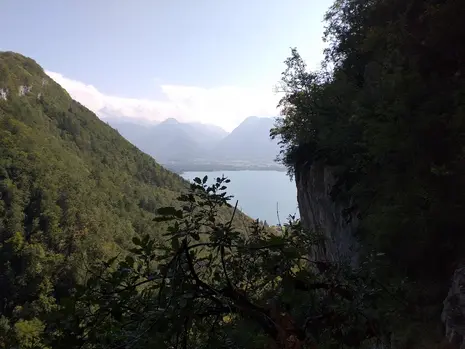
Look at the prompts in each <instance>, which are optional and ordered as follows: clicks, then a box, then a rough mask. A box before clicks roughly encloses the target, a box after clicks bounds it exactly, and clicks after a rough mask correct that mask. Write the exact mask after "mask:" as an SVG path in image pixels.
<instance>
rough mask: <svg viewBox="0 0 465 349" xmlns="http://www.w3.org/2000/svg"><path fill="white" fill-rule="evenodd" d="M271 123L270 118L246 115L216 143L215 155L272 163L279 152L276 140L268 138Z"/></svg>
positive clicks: (272, 122)
mask: <svg viewBox="0 0 465 349" xmlns="http://www.w3.org/2000/svg"><path fill="white" fill-rule="evenodd" d="M273 124H274V119H272V118H260V117H257V116H251V117H248V118H247V119H245V120H244V121H243V122H242V123H241V124H240V125H239V126H237V127H236V128H235V129H234V130H233V131H232V132H231V133H230V134H229V135H228V136H227V137H225V138H224V139H222V140H221V141H220V142H219V143H218V145H217V147H216V149H215V153H214V154H215V157H217V158H219V157H221V158H222V159H225V160H241V161H254V162H263V163H272V162H273V160H274V159H275V158H276V156H277V155H278V153H279V147H278V144H277V142H276V141H273V140H271V139H270V129H271V128H272V127H273Z"/></svg>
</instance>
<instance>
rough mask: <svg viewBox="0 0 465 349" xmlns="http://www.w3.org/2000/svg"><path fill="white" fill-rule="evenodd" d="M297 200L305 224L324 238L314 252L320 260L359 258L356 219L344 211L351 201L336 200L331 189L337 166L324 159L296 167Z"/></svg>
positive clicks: (313, 254)
mask: <svg viewBox="0 0 465 349" xmlns="http://www.w3.org/2000/svg"><path fill="white" fill-rule="evenodd" d="M295 182H296V186H297V201H298V204H299V210H300V217H301V221H302V225H303V226H304V227H305V228H306V229H308V230H309V231H315V232H318V233H321V234H322V235H323V237H324V241H323V242H322V243H321V244H320V245H319V246H317V247H315V249H314V250H313V251H311V255H312V257H313V258H315V259H319V260H329V261H337V260H348V261H350V262H351V263H352V264H355V263H356V262H357V246H358V244H357V241H356V239H355V237H354V232H355V228H356V226H357V223H358V221H357V219H356V218H353V219H352V220H351V221H350V222H348V221H347V217H345V215H344V214H343V211H344V209H346V208H347V207H348V206H349V205H350V203H349V202H341V201H334V200H333V199H332V197H331V191H332V189H333V186H334V184H335V183H336V178H335V176H334V169H333V168H331V167H328V166H326V165H324V164H323V163H322V162H314V163H312V164H311V165H309V166H299V167H296V169H295Z"/></svg>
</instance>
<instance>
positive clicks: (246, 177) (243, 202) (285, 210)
mask: <svg viewBox="0 0 465 349" xmlns="http://www.w3.org/2000/svg"><path fill="white" fill-rule="evenodd" d="M223 174H224V176H225V177H228V178H229V179H230V180H231V182H230V183H229V184H227V187H228V189H227V192H228V195H233V196H234V198H233V199H232V200H231V201H230V203H231V204H232V205H234V204H235V202H236V200H239V203H238V208H239V209H240V210H241V211H242V212H244V213H245V214H247V215H248V216H250V217H252V218H254V219H257V218H259V219H260V220H262V221H265V220H266V221H267V223H268V224H270V225H274V224H277V223H278V218H277V214H276V207H278V211H279V219H280V221H281V223H285V222H286V220H287V217H288V216H289V215H290V214H292V215H294V214H295V215H296V216H297V217H298V207H297V189H296V186H295V182H293V181H292V182H291V180H290V178H289V177H288V176H287V175H286V173H285V172H278V171H215V172H184V173H183V174H182V176H183V177H184V178H185V179H187V180H189V181H191V180H192V179H194V178H195V177H200V178H203V177H204V176H205V175H207V176H208V182H207V183H209V184H211V183H213V182H215V180H216V178H217V177H221V176H222V175H223Z"/></svg>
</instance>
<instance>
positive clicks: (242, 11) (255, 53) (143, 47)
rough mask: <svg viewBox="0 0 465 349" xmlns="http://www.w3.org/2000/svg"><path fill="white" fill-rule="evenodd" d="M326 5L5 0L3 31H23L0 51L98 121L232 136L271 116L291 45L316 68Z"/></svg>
mask: <svg viewBox="0 0 465 349" xmlns="http://www.w3.org/2000/svg"><path fill="white" fill-rule="evenodd" d="M331 3H332V1H330V0H323V1H321V0H318V1H316V0H314V1H309V0H290V1H288V2H283V1H281V0H257V1H255V2H249V1H245V0H239V1H224V2H223V1H222V2H217V1H213V0H203V1H200V2H196V3H195V4H194V3H191V2H189V1H186V0H180V1H177V2H152V1H149V0H139V1H137V2H129V3H128V2H125V1H121V0H117V1H110V0H101V1H98V2H95V1H90V0H83V1H80V2H75V3H74V2H73V3H70V2H63V1H59V0H48V1H46V2H32V3H31V2H26V1H24V0H20V1H18V0H5V1H4V2H3V3H2V13H3V15H4V16H3V17H4V20H5V23H3V24H4V26H5V27H7V28H8V27H10V28H14V27H15V26H16V25H17V23H21V30H14V31H11V33H9V35H8V36H6V37H4V38H3V39H2V43H1V44H0V45H1V46H0V50H2V51H15V52H19V53H21V54H23V55H26V56H28V57H31V58H33V59H35V60H36V61H37V62H38V63H39V64H40V65H41V66H43V67H44V69H45V70H46V72H47V74H48V75H49V76H50V77H52V78H53V79H54V80H55V81H57V82H58V83H59V84H60V85H62V86H63V87H64V88H65V89H66V90H67V91H68V92H69V93H70V95H71V96H72V97H73V98H74V99H76V100H77V101H79V102H80V103H82V104H83V105H85V106H86V107H88V108H89V109H91V110H92V111H94V112H95V113H96V114H97V115H99V116H100V117H102V114H103V111H105V113H107V114H111V115H113V116H114V117H119V116H124V117H126V118H131V119H137V118H139V119H141V120H156V121H162V120H165V119H167V118H170V117H174V118H176V119H177V120H179V121H198V122H202V123H206V124H214V125H217V126H221V127H222V128H223V129H225V130H226V131H231V130H232V129H233V128H234V127H236V126H237V125H238V124H239V123H240V122H241V121H243V120H244V119H245V118H246V117H248V116H251V115H259V116H270V117H271V116H276V115H277V114H278V112H277V110H276V105H277V103H278V100H279V98H280V96H279V95H276V94H275V93H274V92H273V87H274V86H275V85H276V84H277V83H278V81H279V79H280V76H281V72H282V71H283V70H284V69H285V65H284V63H283V62H284V60H285V59H286V58H287V57H288V56H289V54H290V47H297V48H298V50H299V52H300V53H301V55H302V57H303V58H304V59H305V60H306V62H307V63H308V65H309V67H311V68H316V67H318V66H319V63H320V61H321V59H322V51H323V48H324V43H323V41H322V35H323V31H324V24H323V22H322V20H323V16H324V13H325V12H326V10H327V9H328V8H329V6H330V5H331ZM52 14H53V15H52ZM37 18H40V25H36V23H37Z"/></svg>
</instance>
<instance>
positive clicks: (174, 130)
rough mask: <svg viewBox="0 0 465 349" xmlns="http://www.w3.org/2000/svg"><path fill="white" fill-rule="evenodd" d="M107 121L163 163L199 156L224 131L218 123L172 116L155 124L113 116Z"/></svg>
mask: <svg viewBox="0 0 465 349" xmlns="http://www.w3.org/2000/svg"><path fill="white" fill-rule="evenodd" d="M105 120H107V119H105ZM108 123H109V124H110V125H111V126H113V127H115V128H116V129H117V130H118V131H119V132H120V133H121V135H122V136H124V137H125V138H126V139H128V140H129V141H130V142H132V143H133V144H135V145H136V146H137V147H139V148H140V149H141V150H143V151H144V152H146V153H147V154H150V155H152V156H153V157H154V158H155V159H156V160H157V161H159V162H161V163H165V164H166V163H172V162H177V161H180V162H185V161H187V160H189V159H192V158H198V157H202V156H203V154H205V152H207V151H209V150H210V149H211V148H212V147H214V145H215V144H216V143H217V142H218V141H219V140H221V139H222V138H224V137H225V136H226V135H227V132H226V131H224V130H223V129H222V128H220V127H218V126H214V125H208V124H202V123H181V122H179V121H177V120H176V119H174V118H169V119H166V120H165V121H163V122H160V123H158V124H157V125H141V124H136V123H134V122H128V121H121V120H116V119H108Z"/></svg>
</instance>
